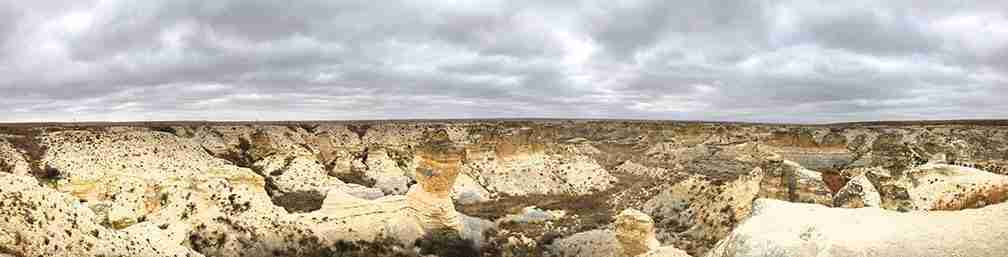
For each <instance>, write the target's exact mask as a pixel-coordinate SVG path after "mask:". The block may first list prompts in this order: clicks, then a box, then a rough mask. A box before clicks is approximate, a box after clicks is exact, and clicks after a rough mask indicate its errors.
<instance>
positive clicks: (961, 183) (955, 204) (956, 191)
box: [906, 164, 1008, 210]
mask: <svg viewBox="0 0 1008 257" xmlns="http://www.w3.org/2000/svg"><path fill="white" fill-rule="evenodd" d="M906 179H907V180H909V182H910V183H908V184H910V185H913V186H912V187H909V188H908V193H909V195H910V198H911V201H913V204H914V206H915V207H916V209H918V210H961V209H966V208H978V207H983V206H986V205H989V204H996V203H1001V202H1004V201H1005V200H1006V199H1008V176H1003V175H997V174H993V173H990V172H986V171H982V170H978V169H971V168H966V167H960V166H953V165H944V164H928V165H924V166H921V167H918V168H915V169H913V170H911V171H908V172H907V173H906Z"/></svg>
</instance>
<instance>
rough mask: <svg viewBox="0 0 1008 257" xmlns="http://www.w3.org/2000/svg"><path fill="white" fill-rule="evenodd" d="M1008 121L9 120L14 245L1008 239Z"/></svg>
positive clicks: (372, 250) (267, 246)
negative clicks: (795, 123) (1006, 201)
mask: <svg viewBox="0 0 1008 257" xmlns="http://www.w3.org/2000/svg"><path fill="white" fill-rule="evenodd" d="M1006 175H1008V121H935V122H876V123H845V124H829V125H788V124H748V123H713V122H709V123H707V122H665V121H592V120H455V121H359V122H257V123H251V122H250V123H237V122H234V123H224V122H161V123H96V124H55V123H49V124H6V125H3V124H0V217H2V219H0V256H3V257H7V256H18V257H22V256H23V257H29V256H31V257H35V256H46V257H49V256H214V257H218V256H219V257H238V256H250V257H258V256H443V257H451V256H515V257H518V256H572V257H573V256H586V257H596V256H597V257H602V256H651V257H657V256H677V257H682V256H693V257H701V256H709V257H735V256H753V257H755V256H771V257H775V256H782V257H783V256H819V257H829V256H835V257H840V256H963V257H990V256H1008V203H1003V202H1004V201H1005V200H1006V198H1008V176H1006Z"/></svg>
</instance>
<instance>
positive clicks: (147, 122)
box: [0, 118, 1008, 127]
mask: <svg viewBox="0 0 1008 257" xmlns="http://www.w3.org/2000/svg"><path fill="white" fill-rule="evenodd" d="M479 121H513V122H522V121H546V122H549V121H601V122H669V123H677V122H679V123H729V124H771V125H845V124H892V123H926V124H970V123H984V122H986V123H1004V124H998V125H1008V118H1002V119H931V120H856V121H841V122H823V123H794V122H761V121H731V120H670V119H619V118H431V119H356V120H124V121H33V122H8V121H0V127H2V126H5V125H7V126H10V125H82V126H102V125H124V126H129V125H164V124H193V123H195V124H202V123H206V124H210V125H214V124H263V125H283V124H310V123H373V122H393V123H394V122H479Z"/></svg>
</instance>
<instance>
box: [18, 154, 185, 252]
mask: <svg viewBox="0 0 1008 257" xmlns="http://www.w3.org/2000/svg"><path fill="white" fill-rule="evenodd" d="M0 206H2V207H3V208H0V216H2V217H4V218H3V219H2V220H0V243H2V244H0V252H4V253H10V254H13V255H15V256H178V257H181V256H188V257H196V256H203V255H201V254H199V253H197V252H194V251H192V250H191V249H189V248H186V247H183V246H181V245H179V244H178V243H179V242H178V241H167V240H166V241H163V242H156V243H155V242H152V241H150V239H151V237H148V236H147V235H143V236H138V235H137V234H132V233H129V232H121V231H115V230H111V229H108V228H105V227H103V226H101V225H99V224H97V223H96V222H95V221H96V220H98V218H97V217H95V214H94V213H93V212H91V210H89V209H88V208H86V207H84V206H82V205H80V203H79V202H77V200H76V199H74V198H73V197H71V196H69V195H67V194H64V193H61V192H57V191H54V190H52V189H48V188H44V187H41V186H39V185H38V182H37V181H36V180H35V179H34V178H31V177H26V176H21V175H13V174H3V173H0ZM154 229H157V228H154Z"/></svg>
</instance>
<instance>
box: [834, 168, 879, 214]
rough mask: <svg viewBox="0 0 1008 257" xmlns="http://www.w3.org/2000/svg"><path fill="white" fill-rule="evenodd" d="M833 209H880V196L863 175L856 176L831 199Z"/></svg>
mask: <svg viewBox="0 0 1008 257" xmlns="http://www.w3.org/2000/svg"><path fill="white" fill-rule="evenodd" d="M833 206H834V207H844V208H861V207H881V206H882V196H880V195H879V192H878V190H876V189H875V186H874V185H872V183H871V181H869V180H868V177H867V176H865V175H863V174H862V175H858V176H857V177H854V178H853V179H851V180H850V181H848V182H847V185H845V186H844V187H843V188H840V191H837V193H836V196H834V197H833Z"/></svg>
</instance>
